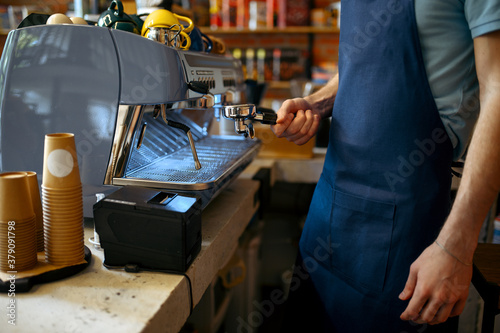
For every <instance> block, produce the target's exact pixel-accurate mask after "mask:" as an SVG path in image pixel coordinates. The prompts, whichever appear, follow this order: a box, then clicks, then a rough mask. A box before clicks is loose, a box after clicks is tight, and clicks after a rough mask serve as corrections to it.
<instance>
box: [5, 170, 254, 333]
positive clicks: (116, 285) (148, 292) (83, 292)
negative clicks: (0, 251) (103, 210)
mask: <svg viewBox="0 0 500 333" xmlns="http://www.w3.org/2000/svg"><path fill="white" fill-rule="evenodd" d="M258 188H259V183H258V182H257V181H253V180H250V179H243V178H238V179H236V180H235V181H234V182H233V183H232V184H231V185H230V186H229V187H227V188H226V189H225V190H224V191H223V192H221V193H220V194H219V196H218V197H217V198H215V199H214V201H212V202H211V203H210V204H209V205H208V206H207V208H206V209H205V210H204V211H203V215H202V238H203V241H202V248H201V251H200V253H199V254H198V256H197V257H196V259H195V261H194V262H193V264H192V265H191V267H190V268H189V270H188V271H187V275H188V276H189V277H190V280H191V282H192V296H193V303H194V304H197V303H198V302H199V300H200V299H201V297H202V295H203V293H204V291H205V290H206V289H207V287H208V286H209V285H210V283H211V282H212V280H213V278H214V277H215V276H216V274H217V273H218V271H219V270H220V269H221V268H223V267H224V266H225V264H226V263H227V262H228V261H229V259H230V258H231V257H232V255H233V253H234V251H235V249H236V248H237V245H238V238H239V236H240V235H241V234H242V233H243V231H244V230H245V228H246V226H247V224H248V222H249V221H250V219H251V218H252V217H253V216H254V214H255V212H256V211H257V208H258V204H259V203H258V200H256V192H257V190H258ZM91 236H93V229H91V228H86V230H85V239H86V245H87V247H89V248H90V249H91V251H92V262H91V263H90V265H89V267H87V268H86V269H85V270H83V271H82V272H80V273H78V274H76V275H74V276H71V277H69V278H66V279H63V280H60V281H55V282H51V283H46V284H41V285H36V286H34V287H33V288H32V289H31V291H30V292H28V293H17V294H15V296H14V297H8V295H6V294H2V295H0V308H1V309H3V315H2V316H0V332H29V333H34V332H51V333H59V332H64V333H80V332H85V333H88V332H120V333H127V332H145V333H147V332H155V333H156V332H178V331H179V330H180V329H181V327H182V325H183V324H184V322H185V321H186V319H187V318H188V316H189V313H190V297H189V295H190V292H189V284H188V281H187V279H186V278H185V277H184V276H182V275H173V274H165V273H154V272H139V273H127V272H125V271H122V270H108V269H106V268H105V267H104V266H103V265H102V262H103V259H104V254H103V252H102V251H100V250H96V249H95V248H94V246H93V245H92V244H90V243H89V241H88V239H89V238H90V237H91ZM12 299H13V300H14V301H15V306H16V307H15V324H16V325H15V326H14V325H11V324H9V323H8V320H9V318H8V316H7V314H8V311H9V310H8V308H7V306H8V305H9V302H11V301H12Z"/></svg>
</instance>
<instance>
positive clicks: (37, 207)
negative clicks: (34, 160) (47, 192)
mask: <svg viewBox="0 0 500 333" xmlns="http://www.w3.org/2000/svg"><path fill="white" fill-rule="evenodd" d="M26 175H27V177H28V187H29V190H30V196H31V204H32V207H33V211H34V213H35V218H36V233H37V250H38V251H43V212H42V200H41V197H40V189H39V188H38V179H37V175H36V172H34V171H27V172H26Z"/></svg>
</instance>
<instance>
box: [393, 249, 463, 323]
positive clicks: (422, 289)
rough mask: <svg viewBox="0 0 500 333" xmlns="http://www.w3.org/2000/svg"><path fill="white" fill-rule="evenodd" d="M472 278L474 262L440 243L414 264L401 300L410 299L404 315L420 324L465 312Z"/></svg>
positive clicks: (402, 315) (426, 251)
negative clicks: (459, 257) (463, 259)
mask: <svg viewBox="0 0 500 333" xmlns="http://www.w3.org/2000/svg"><path fill="white" fill-rule="evenodd" d="M471 278H472V266H469V265H464V264H463V263H461V262H459V261H458V260H457V259H455V258H453V257H452V256H451V255H450V254H448V253H446V252H445V251H444V250H443V249H442V248H440V247H439V246H438V245H437V244H436V243H433V244H432V245H430V246H429V247H428V248H427V249H426V250H425V251H424V252H422V254H421V255H420V257H418V259H417V260H416V261H415V262H414V263H413V264H412V265H411V267H410V275H409V277H408V280H407V282H406V286H405V288H404V290H403V292H402V293H401V294H400V295H399V298H400V299H401V300H408V299H409V300H410V302H409V304H408V306H407V307H406V310H405V311H404V312H403V313H402V314H401V319H403V320H411V321H413V322H415V323H418V324H424V323H427V324H431V325H434V324H439V323H443V322H445V321H446V320H447V319H448V318H449V317H453V316H458V315H459V314H460V313H462V311H463V309H464V307H465V303H466V301H467V297H468V295H469V285H470V281H471Z"/></svg>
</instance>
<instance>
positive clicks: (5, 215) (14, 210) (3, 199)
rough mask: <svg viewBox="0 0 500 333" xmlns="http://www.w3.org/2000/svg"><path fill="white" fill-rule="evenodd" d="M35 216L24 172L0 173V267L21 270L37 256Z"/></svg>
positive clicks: (3, 269)
mask: <svg viewBox="0 0 500 333" xmlns="http://www.w3.org/2000/svg"><path fill="white" fill-rule="evenodd" d="M36 249H37V244H36V217H35V213H34V211H33V207H32V204H31V195H30V190H29V187H28V178H27V174H26V172H6V173H2V174H0V270H1V271H4V272H8V271H15V272H17V271H23V270H28V269H31V268H33V267H34V266H35V265H36V264H37V262H38V260H37V251H36Z"/></svg>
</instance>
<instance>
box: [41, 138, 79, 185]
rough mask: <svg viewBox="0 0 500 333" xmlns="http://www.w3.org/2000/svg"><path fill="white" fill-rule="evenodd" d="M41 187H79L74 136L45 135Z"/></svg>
mask: <svg viewBox="0 0 500 333" xmlns="http://www.w3.org/2000/svg"><path fill="white" fill-rule="evenodd" d="M43 185H44V186H45V187H50V188H68V187H75V186H78V185H81V180H80V171H79V169H78V159H77V155H76V146H75V136H74V134H72V133H53V134H47V135H45V146H44V156H43Z"/></svg>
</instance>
